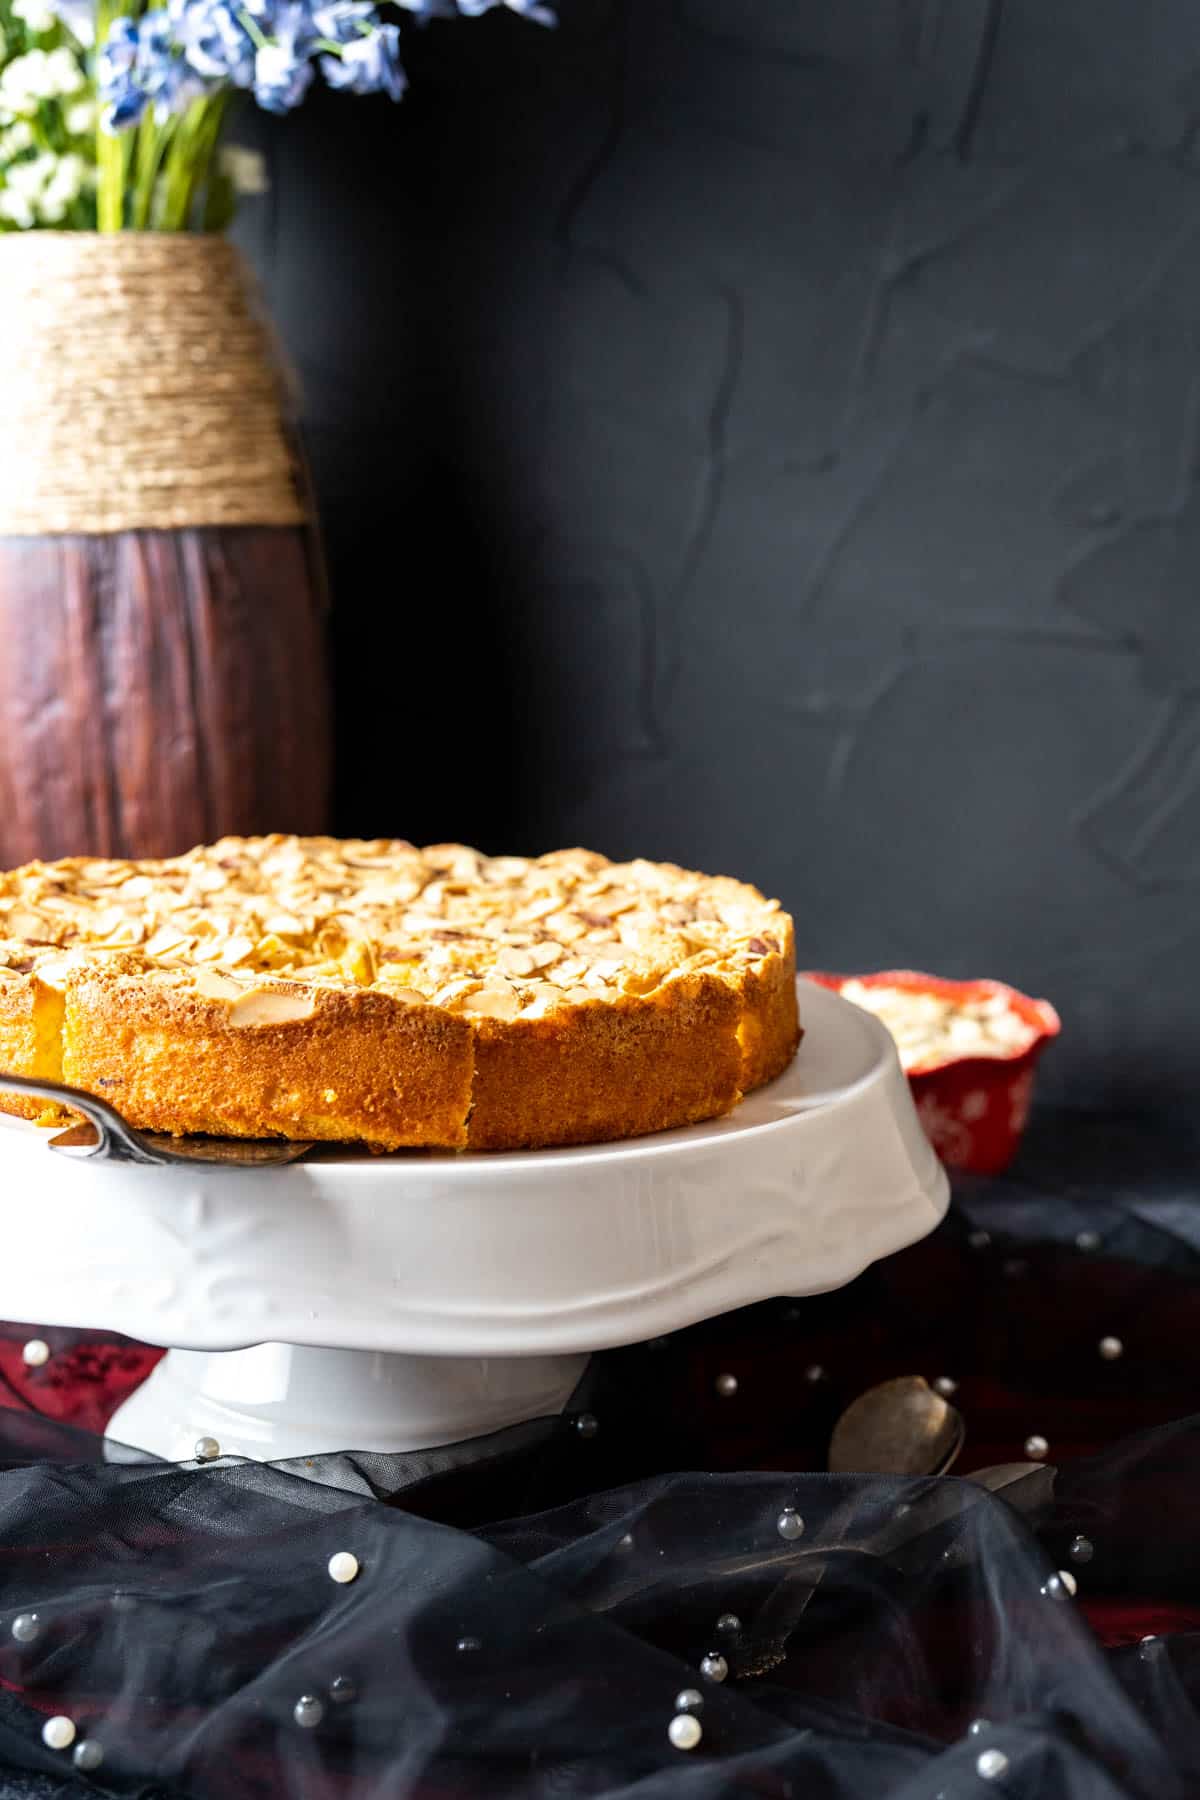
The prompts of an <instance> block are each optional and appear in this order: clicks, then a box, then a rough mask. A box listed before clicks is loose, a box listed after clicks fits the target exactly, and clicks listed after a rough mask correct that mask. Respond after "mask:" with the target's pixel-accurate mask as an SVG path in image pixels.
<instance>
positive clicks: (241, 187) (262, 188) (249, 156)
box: [221, 144, 271, 194]
mask: <svg viewBox="0 0 1200 1800" xmlns="http://www.w3.org/2000/svg"><path fill="white" fill-rule="evenodd" d="M221 172H222V174H224V175H227V176H228V178H229V180H230V181H231V182H232V183H233V191H234V193H235V194H267V193H270V191H271V183H270V181H269V180H268V179H267V164H266V159H265V157H263V156H261V155H260V154H259V152H258V151H257V150H247V149H245V147H244V146H243V145H241V144H226V146H225V148H224V149H223V150H222V151H221Z"/></svg>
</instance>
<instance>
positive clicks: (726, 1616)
mask: <svg viewBox="0 0 1200 1800" xmlns="http://www.w3.org/2000/svg"><path fill="white" fill-rule="evenodd" d="M741 1629H742V1621H741V1620H740V1619H739V1618H738V1616H737V1614H736V1613H722V1614H721V1616H720V1618H719V1619H718V1620H717V1630H718V1631H719V1632H720V1633H721V1636H722V1637H736V1636H737V1635H738V1632H739V1631H740V1630H741Z"/></svg>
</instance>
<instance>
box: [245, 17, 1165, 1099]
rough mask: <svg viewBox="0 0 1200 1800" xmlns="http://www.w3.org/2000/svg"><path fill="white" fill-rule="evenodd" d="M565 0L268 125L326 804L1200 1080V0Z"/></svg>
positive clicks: (1099, 1080)
mask: <svg viewBox="0 0 1200 1800" xmlns="http://www.w3.org/2000/svg"><path fill="white" fill-rule="evenodd" d="M562 11H563V15H564V22H563V25H562V27H561V29H560V30H559V31H558V32H557V33H555V34H544V33H540V32H538V31H536V30H535V29H534V28H533V27H530V26H527V25H523V24H522V23H520V22H519V21H517V20H515V19H512V18H509V17H504V18H501V17H499V16H496V17H493V18H489V19H488V20H486V21H484V22H482V23H479V24H474V25H462V26H441V25H439V26H434V27H432V28H431V29H430V30H429V31H428V32H427V33H425V34H424V35H423V36H422V39H421V42H420V45H419V48H418V51H417V54H416V55H415V56H414V58H413V71H412V72H413V75H414V81H415V86H414V92H413V94H412V95H411V96H410V98H409V99H408V100H407V101H406V102H405V104H404V107H403V108H402V109H400V111H399V112H392V111H391V110H389V109H388V108H387V107H386V105H379V106H376V105H374V104H371V105H368V106H359V105H357V104H355V105H350V104H349V103H347V102H344V101H339V100H338V99H337V98H336V97H330V98H329V99H328V100H326V101H325V102H323V103H320V104H318V105H317V106H316V107H314V108H313V109H312V110H311V111H310V112H309V113H308V114H307V115H305V116H304V117H303V118H302V119H298V120H296V121H293V122H289V123H288V124H287V125H286V126H285V127H284V128H283V129H282V131H279V132H276V133H275V134H274V135H272V136H270V138H269V140H264V141H269V143H270V148H271V155H272V159H273V161H274V163H275V190H274V193H273V195H272V197H271V200H270V201H269V202H266V203H263V204H262V205H260V206H258V207H257V209H256V210H255V211H253V212H252V213H251V214H249V215H248V217H247V220H246V227H245V232H246V241H247V243H248V245H249V247H250V248H251V249H252V251H253V252H254V254H255V255H256V257H257V258H258V260H259V262H260V265H261V267H262V268H263V270H264V273H265V275H266V277H267V281H268V287H269V293H270V298H271V300H272V303H273V305H274V307H275V310H276V313H277V316H278V317H279V319H280V321H281V323H282V325H283V327H284V331H285V335H286V338H287V341H288V344H289V347H290V349H291V351H292V354H293V357H294V359H295V361H296V364H297V366H298V370H299V373H300V375H301V378H302V380H303V383H304V387H305V390H306V394H307V410H306V417H307V426H308V431H309V436H310V441H311V446H312V450H313V455H314V459H315V464H316V472H317V479H318V485H319V488H320V493H321V498H322V502H323V506H324V512H325V517H326V520H327V525H328V534H329V541H330V549H331V558H332V564H333V574H334V581H335V597H336V622H335V638H336V648H337V661H338V680H339V692H340V700H341V725H340V743H341V764H340V777H339V795H340V800H339V807H340V824H341V826H342V827H343V828H345V829H347V830H358V829H362V830H365V831H368V832H372V833H374V832H392V831H395V832H399V833H405V834H410V835H414V836H424V837H429V836H435V837H441V836H465V837H468V838H475V839H476V840H478V841H481V842H483V843H484V844H485V845H486V846H488V847H493V848H501V847H519V848H530V849H535V848H544V847H548V846H551V845H556V844H559V843H564V842H574V841H582V842H585V843H588V844H590V845H594V846H596V847H598V848H601V849H604V850H607V851H609V852H610V853H612V854H614V855H618V856H620V855H624V854H627V853H637V852H642V853H645V854H648V855H655V856H664V857H671V858H675V859H677V860H680V861H682V862H685V863H694V864H698V865H700V866H703V867H708V868H713V869H719V870H728V871H730V872H737V873H742V874H746V875H748V876H750V877H752V878H753V879H755V880H757V881H758V882H760V883H761V884H762V885H764V886H765V887H766V888H767V889H769V890H771V891H773V892H775V893H778V894H779V895H780V896H781V897H782V898H783V899H784V900H785V901H786V902H787V904H788V905H789V906H790V907H791V908H792V909H793V910H794V911H795V912H796V914H797V915H798V921H799V936H800V942H801V945H802V947H803V948H802V955H803V956H804V958H805V959H806V960H808V961H810V962H812V963H814V964H820V965H824V966H828V967H863V966H881V965H884V964H889V963H896V962H900V963H914V964H917V965H924V966H928V967H932V968H935V969H938V970H941V971H944V972H947V973H968V972H970V973H976V972H978V973H994V974H998V975H1002V976H1006V977H1008V978H1009V979H1012V980H1015V981H1016V982H1018V983H1021V984H1023V985H1025V986H1027V987H1030V988H1032V989H1033V990H1035V991H1038V992H1044V993H1047V994H1049V995H1050V996H1051V997H1052V998H1054V999H1055V1000H1056V1001H1057V1002H1058V1003H1059V1005H1060V1007H1061V1009H1062V1011H1063V1013H1064V1015H1065V1018H1066V1022H1067V1035H1066V1039H1065V1042H1064V1044H1063V1046H1062V1048H1061V1050H1060V1051H1059V1053H1058V1054H1057V1056H1056V1058H1055V1062H1054V1064H1053V1070H1052V1069H1051V1067H1050V1066H1048V1069H1047V1074H1048V1078H1049V1085H1050V1087H1051V1089H1052V1090H1054V1089H1057V1090H1058V1091H1059V1092H1062V1091H1065V1090H1068V1089H1069V1091H1070V1092H1071V1093H1072V1094H1074V1095H1075V1096H1076V1097H1083V1098H1087V1099H1094V1100H1103V1099H1109V1098H1114V1097H1120V1098H1138V1097H1140V1096H1142V1095H1144V1094H1146V1093H1148V1092H1156V1093H1157V1092H1162V1091H1164V1090H1165V1089H1170V1090H1171V1091H1173V1092H1175V1093H1176V1094H1179V1095H1185V1096H1186V1095H1190V1093H1191V1090H1192V1087H1193V1084H1194V1081H1195V1078H1196V1073H1197V1069H1198V1066H1200V1060H1198V1059H1200V916H1198V906H1197V901H1198V897H1200V611H1198V603H1200V491H1198V488H1197V475H1198V466H1197V465H1198V456H1200V432H1198V422H1200V410H1198V405H1197V402H1198V398H1200V382H1198V373H1200V365H1198V362H1197V339H1198V335H1200V8H1197V7H1196V5H1195V3H1194V0H838V4H836V5H830V4H829V0H563V6H562Z"/></svg>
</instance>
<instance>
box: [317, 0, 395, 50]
mask: <svg viewBox="0 0 1200 1800" xmlns="http://www.w3.org/2000/svg"><path fill="white" fill-rule="evenodd" d="M312 21H313V25H314V26H315V28H316V31H317V34H318V36H320V37H323V38H326V39H328V41H329V42H330V43H334V44H348V43H350V42H352V40H353V39H354V38H356V37H361V35H362V32H363V29H364V28H365V27H371V26H375V25H378V23H379V18H378V14H377V13H376V11H375V8H374V6H373V5H372V0H329V3H328V4H326V5H324V6H316V7H314V8H313V15H312Z"/></svg>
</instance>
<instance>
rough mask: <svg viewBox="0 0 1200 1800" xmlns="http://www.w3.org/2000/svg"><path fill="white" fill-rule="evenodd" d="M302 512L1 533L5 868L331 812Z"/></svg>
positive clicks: (156, 852)
mask: <svg viewBox="0 0 1200 1800" xmlns="http://www.w3.org/2000/svg"><path fill="white" fill-rule="evenodd" d="M324 638H325V632H324V619H323V584H322V581H321V569H320V559H319V553H318V551H317V548H316V543H315V539H314V537H313V535H312V533H311V532H310V531H309V530H308V529H307V528H306V527H303V526H258V525H239V526H227V525H208V526H197V527H189V528H184V529H177V530H171V531H153V530H140V531H118V532H107V533H102V534H100V533H98V534H95V535H82V534H79V535H74V534H60V535H47V536H40V537H34V536H23V537H21V536H17V537H2V536H0V867H4V868H11V867H13V866H14V865H15V864H18V863H22V862H27V861H29V860H31V859H32V858H34V857H43V858H46V859H50V858H55V857H59V856H70V855H79V854H88V855H94V856H123V857H138V856H163V855H170V854H173V853H176V852H178V851H180V850H184V849H187V848H188V847H189V846H190V845H192V844H196V843H202V842H211V840H212V839H214V838H217V837H221V836H223V835H226V834H231V833H232V834H238V835H242V834H252V833H257V832H267V831H297V832H316V831H321V830H323V829H324V828H325V827H326V825H327V823H328V820H327V811H326V809H327V805H328V798H329V759H330V728H329V706H328V697H327V678H326V646H325V641H324Z"/></svg>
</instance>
